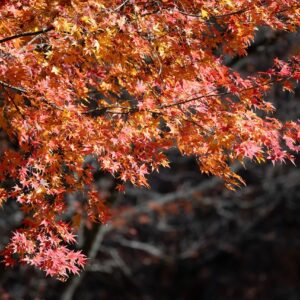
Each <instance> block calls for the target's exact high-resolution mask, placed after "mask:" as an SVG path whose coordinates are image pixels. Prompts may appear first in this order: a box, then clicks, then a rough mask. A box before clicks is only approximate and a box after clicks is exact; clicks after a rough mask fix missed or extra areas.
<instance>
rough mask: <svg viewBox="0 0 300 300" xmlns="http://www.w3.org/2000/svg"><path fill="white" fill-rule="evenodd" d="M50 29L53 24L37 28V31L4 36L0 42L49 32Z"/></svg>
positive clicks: (52, 28)
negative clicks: (40, 28)
mask: <svg viewBox="0 0 300 300" xmlns="http://www.w3.org/2000/svg"><path fill="white" fill-rule="evenodd" d="M51 30H54V27H53V26H49V27H46V28H44V29H42V30H39V31H29V32H22V33H19V34H15V35H12V36H8V37H6V38H3V39H1V40H0V44H1V43H5V42H8V41H11V40H14V39H18V38H21V37H26V36H33V35H38V34H42V33H46V32H49V31H51Z"/></svg>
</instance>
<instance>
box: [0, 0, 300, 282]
mask: <svg viewBox="0 0 300 300" xmlns="http://www.w3.org/2000/svg"><path fill="white" fill-rule="evenodd" d="M299 16H300V5H299V1H298V0H285V1H283V0H239V1H231V0H219V1H214V0H192V1H191V0H181V1H176V0H172V1H171V0H153V1H151V0H125V1H124V0H122V1H120V0H105V1H104V0H87V1H80V0H57V1H53V0H51V1H50V0H15V1H1V2H0V86H1V101H0V126H1V129H2V131H3V132H5V134H7V136H8V137H9V139H10V141H11V143H12V145H13V146H14V147H7V149H4V152H3V154H2V156H1V161H0V180H1V182H2V183H3V187H2V188H1V190H0V195H1V204H2V205H3V204H4V205H5V203H4V202H5V201H7V200H9V201H17V202H18V203H19V205H20V207H21V209H22V211H23V212H24V213H25V214H26V216H27V217H26V219H25V220H24V226H23V228H22V229H20V230H18V231H17V232H15V233H14V234H13V237H12V239H11V242H10V243H9V245H8V246H7V247H6V249H5V250H4V251H3V255H4V260H5V262H6V264H7V265H10V264H13V263H14V262H15V259H17V260H19V261H21V262H26V263H28V264H31V265H34V266H36V267H38V268H40V269H42V270H44V271H46V273H47V274H48V275H51V276H56V277H58V278H60V279H65V278H66V277H67V276H68V274H70V273H74V274H76V273H78V272H79V269H80V268H81V267H82V266H83V265H84V263H85V260H86V259H85V257H84V255H83V254H81V253H80V252H76V251H73V250H70V249H69V248H68V247H67V246H68V244H71V243H74V242H75V238H74V235H73V234H72V229H71V228H70V226H69V225H68V224H67V223H65V222H64V221H62V218H61V216H62V214H63V213H64V212H65V209H66V203H65V195H66V193H72V192H74V191H78V190H83V189H84V191H85V193H86V194H87V195H86V197H87V198H88V199H89V200H88V201H87V203H86V209H87V211H88V216H89V217H90V219H91V220H93V221H97V220H98V221H103V220H105V219H106V218H107V213H106V209H105V205H104V203H103V199H101V197H100V196H99V194H98V192H96V191H94V190H93V189H92V188H88V187H89V186H91V183H92V168H91V167H89V166H87V165H86V164H85V163H84V162H85V158H86V157H87V156H91V155H92V156H93V157H95V158H96V159H97V160H98V162H99V166H100V167H101V169H102V170H103V171H106V172H109V173H111V174H112V175H114V176H115V177H116V178H118V179H120V180H121V181H124V182H125V181H130V182H132V183H133V184H135V185H137V186H148V183H147V179H146V178H145V176H146V175H147V174H148V173H149V172H153V171H155V170H158V168H159V167H160V166H164V167H166V166H168V160H167V158H166V156H165V155H164V151H165V150H167V149H170V148H172V147H176V148H178V149H179V150H180V152H181V153H182V154H183V155H194V156H195V157H196V158H197V160H198V162H199V166H200V169H201V171H202V172H204V173H207V174H212V175H216V176H219V177H221V178H222V179H223V180H224V181H225V183H226V185H227V187H228V188H234V187H236V186H239V185H240V184H241V183H243V180H242V179H241V178H240V177H239V176H238V175H237V174H235V173H234V172H233V171H232V170H231V169H230V167H229V166H230V164H231V163H232V162H234V161H241V162H242V161H243V159H245V158H249V159H251V160H254V161H257V162H263V161H265V160H266V159H268V160H271V161H272V162H284V161H286V160H292V161H293V159H294V157H293V156H292V153H293V152H298V151H299V149H300V146H299V144H297V143H299V140H300V133H299V129H300V123H299V122H298V121H295V122H288V123H282V122H280V121H279V120H277V119H275V118H273V117H272V115H271V113H272V112H273V111H274V107H273V106H272V104H271V103H269V102H267V101H265V96H266V93H267V92H268V91H269V90H270V89H271V88H272V86H273V85H274V84H278V83H279V84H280V85H281V86H282V87H283V89H284V90H287V91H290V92H291V91H293V89H294V88H295V86H296V84H297V81H298V80H299V79H300V67H299V62H300V57H299V56H296V57H292V58H290V60H289V61H287V62H283V61H280V60H279V59H276V60H275V62H274V67H273V68H272V69H270V70H268V71H266V72H263V73H259V74H255V75H253V76H251V77H246V78H245V77H242V76H241V75H240V74H238V73H237V72H234V71H233V70H231V69H230V68H228V67H227V66H226V65H225V63H224V60H225V57H228V56H236V55H239V56H243V55H247V47H248V46H249V45H250V44H251V43H252V42H253V39H254V35H255V32H256V31H257V30H258V28H259V27H260V26H269V27H271V28H272V29H273V30H280V31H282V30H286V31H296V30H297V28H298V26H299V23H300V17H299ZM4 183H6V184H4ZM118 188H119V189H120V190H122V189H123V187H122V186H118Z"/></svg>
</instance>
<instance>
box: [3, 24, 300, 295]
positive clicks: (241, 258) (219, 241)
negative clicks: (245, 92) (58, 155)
mask: <svg viewBox="0 0 300 300" xmlns="http://www.w3.org/2000/svg"><path fill="white" fill-rule="evenodd" d="M299 50H300V33H299V32H298V33H285V32H277V33H275V32H273V31H271V30H270V29H266V28H261V29H260V31H259V32H258V34H257V37H256V39H255V42H254V43H253V45H252V46H250V47H249V56H247V57H244V58H226V63H227V64H228V65H229V66H231V67H232V68H234V69H236V70H237V71H239V72H241V73H242V74H243V75H247V74H252V73H254V72H257V71H264V70H267V69H268V68H269V67H270V66H271V65H272V61H273V59H274V58H275V57H279V58H280V59H283V60H285V59H287V58H288V57H290V56H291V55H295V54H299ZM268 97H269V99H270V100H271V101H272V102H274V104H275V106H276V107H277V109H278V111H277V113H276V117H278V118H280V119H281V120H296V119H297V118H299V117H300V105H299V98H300V89H299V88H298V89H297V90H296V91H295V94H289V93H286V92H281V90H280V87H275V88H274V89H273V90H272V92H271V93H269V95H268ZM0 138H1V143H2V145H3V143H6V140H5V137H4V135H3V136H0ZM168 156H169V158H170V160H171V162H172V163H171V168H170V169H162V170H161V171H160V173H155V174H152V175H151V176H150V177H149V182H150V185H151V189H149V190H146V189H136V188H134V187H132V186H130V185H128V186H127V189H126V193H125V194H121V193H117V192H115V191H113V186H114V185H115V183H114V180H113V179H112V178H111V177H110V176H109V175H106V174H103V173H101V172H100V171H98V172H95V185H96V186H97V188H98V189H99V190H101V191H102V192H103V193H106V194H107V195H108V198H109V202H110V203H111V206H112V213H113V217H112V222H111V223H110V224H108V225H103V226H101V225H93V226H85V225H84V224H83V222H82V225H81V227H80V228H79V232H78V242H79V246H80V248H82V249H84V252H85V253H86V254H87V255H88V257H89V258H90V260H89V263H88V265H87V267H86V269H85V271H83V272H82V273H81V275H80V277H71V278H70V280H69V281H67V282H65V283H61V282H59V281H56V280H54V279H51V278H49V277H48V278H47V277H45V274H43V273H42V272H39V271H37V270H35V269H33V268H31V267H28V266H17V267H15V268H13V269H12V268H5V267H4V266H3V265H1V272H0V299H18V300H19V299H35V300H38V299H40V300H41V299H61V300H70V299H87V300H88V299H101V300H102V299H103V300H106V299H113V300H114V299H116V300H118V299H122V300H127V299H128V300H129V299H141V300H148V299H149V300H151V299H172V300H173V299H174V300H175V299H201V300H213V299H222V300H227V299H228V300H229V299H233V300H235V299H236V300H247V299H249V300H250V299H255V300H260V299H262V300H273V299H274V300H277V299H278V300H281V299H282V300H283V299H284V300H297V299H300V169H299V162H300V160H299V158H297V160H296V164H297V167H295V166H293V165H292V164H291V163H287V164H283V165H276V166H275V167H274V166H273V165H272V164H264V165H255V164H254V163H251V162H249V161H246V162H245V166H246V168H243V167H242V166H239V165H237V166H233V167H234V168H236V170H237V171H238V173H239V174H240V175H242V176H243V178H244V179H245V180H246V182H247V186H246V187H242V188H241V189H239V190H237V191H235V192H232V191H228V190H226V189H224V186H223V183H222V182H221V181H219V180H218V179H217V178H214V177H207V176H203V175H201V173H200V172H199V168H198V166H197V164H196V162H195V160H194V158H193V157H182V156H180V154H179V153H178V152H176V151H175V150H174V151H170V152H168ZM75 196H77V198H78V197H80V194H79V195H72V196H71V195H70V196H69V197H68V202H69V203H70V212H69V213H70V214H71V213H72V203H73V202H74V197H75ZM21 220H22V213H21V212H20V211H19V210H18V207H17V205H16V204H15V203H13V202H11V203H8V204H6V205H5V206H4V208H3V209H2V210H1V211H0V234H1V241H0V245H1V248H2V247H3V246H4V245H5V243H7V241H8V240H9V238H10V234H11V231H12V230H14V229H15V228H17V226H18V225H19V224H20V222H21ZM87 225H89V224H87ZM87 227H89V228H90V229H88V228H87Z"/></svg>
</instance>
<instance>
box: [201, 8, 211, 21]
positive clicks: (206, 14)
mask: <svg viewBox="0 0 300 300" xmlns="http://www.w3.org/2000/svg"><path fill="white" fill-rule="evenodd" d="M201 16H202V18H203V19H208V16H209V15H208V12H207V11H206V10H205V9H203V8H202V9H201Z"/></svg>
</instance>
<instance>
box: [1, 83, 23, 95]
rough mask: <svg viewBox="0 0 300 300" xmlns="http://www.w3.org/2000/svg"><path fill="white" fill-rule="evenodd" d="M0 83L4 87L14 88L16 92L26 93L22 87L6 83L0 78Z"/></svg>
mask: <svg viewBox="0 0 300 300" xmlns="http://www.w3.org/2000/svg"><path fill="white" fill-rule="evenodd" d="M0 85H2V86H3V87H5V88H9V89H11V90H14V91H16V92H19V93H26V90H24V89H23V88H21V87H17V86H14V85H11V84H9V83H6V82H4V81H2V80H0Z"/></svg>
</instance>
